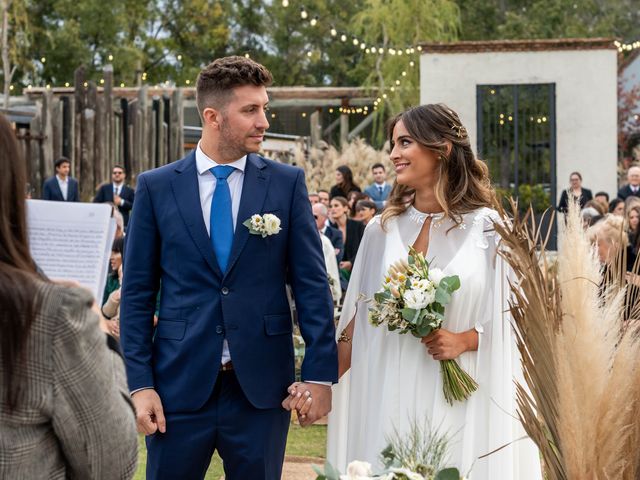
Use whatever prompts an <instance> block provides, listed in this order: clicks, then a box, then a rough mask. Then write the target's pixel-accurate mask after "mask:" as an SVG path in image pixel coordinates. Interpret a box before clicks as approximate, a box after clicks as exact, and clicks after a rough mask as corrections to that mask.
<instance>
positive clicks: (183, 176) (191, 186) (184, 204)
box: [171, 152, 222, 277]
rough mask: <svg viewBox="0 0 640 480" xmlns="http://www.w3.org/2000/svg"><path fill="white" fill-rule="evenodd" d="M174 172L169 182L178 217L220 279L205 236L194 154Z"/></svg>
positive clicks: (205, 229)
mask: <svg viewBox="0 0 640 480" xmlns="http://www.w3.org/2000/svg"><path fill="white" fill-rule="evenodd" d="M176 172H177V175H176V176H175V177H174V178H173V180H172V181H171V188H172V190H173V196H174V198H175V200H176V204H177V205H178V210H179V212H180V215H181V216H182V219H183V220H184V223H185V224H186V226H187V229H188V231H189V234H190V235H191V238H192V239H193V241H194V242H195V244H196V245H197V247H198V250H200V253H201V254H202V256H203V257H204V259H205V260H206V262H207V264H208V265H209V267H210V268H211V269H212V270H213V271H214V273H215V274H216V275H218V276H219V277H222V272H221V271H220V267H219V266H218V262H217V260H216V258H215V253H214V251H213V247H212V246H211V239H210V237H209V235H208V234H207V228H206V226H205V224H204V219H203V217H202V206H201V205H200V190H199V188H198V171H197V170H196V155H195V152H192V153H191V154H190V155H189V156H188V157H187V158H186V159H185V163H183V164H182V165H180V166H178V167H177V168H176Z"/></svg>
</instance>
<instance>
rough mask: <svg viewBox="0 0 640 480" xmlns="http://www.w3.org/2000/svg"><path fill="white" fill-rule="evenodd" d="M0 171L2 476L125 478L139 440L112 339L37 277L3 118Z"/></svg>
mask: <svg viewBox="0 0 640 480" xmlns="http://www.w3.org/2000/svg"><path fill="white" fill-rule="evenodd" d="M0 170H1V171H2V175H0V211H2V212H6V213H5V215H2V216H0V245H2V248H1V249H0V250H1V251H2V254H0V331H1V332H2V334H1V335H0V359H1V360H0V478H3V479H4V478H7V479H53V478H55V479H64V478H77V479H80V478H82V479H85V478H86V479H114V480H115V479H129V478H131V477H132V476H133V475H134V473H135V471H136V462H137V456H138V451H137V447H138V435H137V433H136V421H135V412H134V410H133V406H132V403H131V400H130V399H129V389H128V387H127V381H126V376H125V370H124V363H123V360H122V357H121V355H120V348H119V345H118V342H117V340H115V339H114V338H113V337H111V336H110V335H106V334H105V331H106V326H105V325H104V321H103V320H102V319H101V317H100V312H99V310H98V307H97V305H96V304H95V302H94V300H93V298H92V295H91V293H90V292H89V291H87V290H85V289H84V288H80V287H72V286H67V285H62V284H56V283H53V282H50V281H48V280H47V279H45V278H44V277H43V276H42V275H39V274H38V273H37V270H36V266H35V263H34V261H33V258H32V257H31V254H30V252H29V242H28V234H27V221H26V205H25V198H24V195H23V192H24V184H25V182H26V169H25V162H24V161H23V159H22V158H21V155H20V150H19V149H18V145H17V142H16V140H15V134H14V132H13V129H12V128H11V126H10V125H9V123H8V122H7V121H6V120H5V118H4V117H2V116H0ZM92 304H93V308H92Z"/></svg>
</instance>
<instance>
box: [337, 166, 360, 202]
mask: <svg viewBox="0 0 640 480" xmlns="http://www.w3.org/2000/svg"><path fill="white" fill-rule="evenodd" d="M353 191H356V192H361V191H362V190H360V187H359V186H358V185H356V184H355V183H353V172H352V171H351V169H350V168H349V167H347V166H346V165H341V166H339V167H338V168H337V169H336V184H335V185H334V186H333V187H331V191H330V192H329V198H334V197H344V198H347V197H348V196H349V192H353Z"/></svg>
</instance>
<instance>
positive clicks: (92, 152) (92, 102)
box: [87, 81, 104, 196]
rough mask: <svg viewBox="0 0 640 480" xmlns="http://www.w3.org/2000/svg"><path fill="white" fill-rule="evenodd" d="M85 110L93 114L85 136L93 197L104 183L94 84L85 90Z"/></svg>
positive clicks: (100, 133)
mask: <svg viewBox="0 0 640 480" xmlns="http://www.w3.org/2000/svg"><path fill="white" fill-rule="evenodd" d="M87 109H88V110H91V111H92V112H93V119H92V125H91V129H92V131H91V133H89V132H87V135H91V139H87V145H88V146H87V150H88V154H89V158H90V159H91V164H89V166H90V168H91V178H92V180H93V181H92V183H91V189H90V192H91V195H92V196H93V194H94V192H95V191H96V188H97V186H98V185H99V184H100V183H101V182H103V181H104V171H103V170H102V163H101V160H102V157H101V155H100V153H101V149H100V137H101V135H102V131H101V128H100V126H101V122H100V108H99V106H98V88H97V87H96V84H95V82H93V81H91V82H89V88H88V90H87ZM89 140H90V142H89ZM89 145H90V147H89Z"/></svg>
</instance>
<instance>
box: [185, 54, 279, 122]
mask: <svg viewBox="0 0 640 480" xmlns="http://www.w3.org/2000/svg"><path fill="white" fill-rule="evenodd" d="M272 83H273V77H272V76H271V72H270V71H269V70H267V68H266V67H265V66H264V65H261V64H259V63H258V62H256V61H254V60H251V59H250V58H246V57H239V56H231V57H222V58H217V59H215V60H214V61H213V62H211V63H210V64H209V65H207V66H206V67H204V68H203V69H202V71H201V72H200V74H199V75H198V80H197V81H196V104H197V106H198V112H200V116H202V112H203V111H204V109H205V108H207V107H210V108H216V109H223V108H224V106H225V105H226V104H227V103H228V102H229V100H230V98H231V95H232V93H233V89H234V88H236V87H242V86H245V85H255V86H256V87H269V86H271V84H272Z"/></svg>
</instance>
